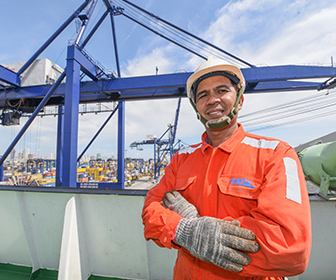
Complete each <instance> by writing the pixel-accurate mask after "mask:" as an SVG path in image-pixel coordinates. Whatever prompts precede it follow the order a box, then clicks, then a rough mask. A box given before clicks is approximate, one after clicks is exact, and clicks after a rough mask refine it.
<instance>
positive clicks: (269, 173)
mask: <svg viewBox="0 0 336 280" xmlns="http://www.w3.org/2000/svg"><path fill="white" fill-rule="evenodd" d="M265 170H266V177H265V181H264V183H263V185H262V186H261V187H262V191H261V193H260V195H259V197H258V201H257V207H256V208H255V209H252V211H251V216H243V217H241V218H239V221H240V223H241V226H242V227H244V228H247V229H250V230H252V231H253V232H254V233H255V234H256V241H257V242H258V243H259V244H260V247H261V248H260V251H259V252H257V253H255V254H251V255H250V256H251V263H250V264H249V265H248V266H246V267H245V268H244V270H243V271H242V272H241V275H245V276H250V275H260V276H283V277H284V276H292V275H298V274H301V273H303V272H304V271H305V269H306V267H307V265H308V261H309V256H310V249H311V216H310V204H309V197H308V193H307V187H306V182H305V179H304V175H303V172H302V168H301V164H300V162H299V159H298V157H297V155H296V152H295V150H294V149H292V148H289V149H286V150H284V151H282V152H276V153H275V154H274V156H273V158H272V159H271V160H270V161H269V162H268V163H267V165H266V166H265Z"/></svg>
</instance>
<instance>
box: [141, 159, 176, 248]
mask: <svg viewBox="0 0 336 280" xmlns="http://www.w3.org/2000/svg"><path fill="white" fill-rule="evenodd" d="M174 157H175V156H174ZM174 157H173V159H174ZM173 159H172V162H171V164H170V165H168V166H167V167H166V169H165V175H164V176H163V177H162V178H161V180H160V182H159V183H158V184H157V185H156V186H155V187H154V188H152V189H150V190H149V191H148V193H147V196H146V199H145V204H144V207H143V210H142V220H143V224H144V234H145V238H146V240H150V239H152V240H153V241H154V242H155V243H156V244H157V245H159V246H160V247H166V248H169V249H171V248H172V247H173V248H179V247H178V246H177V245H175V244H174V243H172V241H174V236H175V232H176V229H177V225H178V224H179V222H180V220H181V219H182V217H181V216H180V215H179V214H177V213H175V212H173V211H171V210H169V209H166V208H165V207H163V206H162V205H161V201H162V197H163V196H164V195H165V193H166V192H167V191H172V190H173V187H174V186H175V172H174V171H173V169H174V168H173V165H174V163H173Z"/></svg>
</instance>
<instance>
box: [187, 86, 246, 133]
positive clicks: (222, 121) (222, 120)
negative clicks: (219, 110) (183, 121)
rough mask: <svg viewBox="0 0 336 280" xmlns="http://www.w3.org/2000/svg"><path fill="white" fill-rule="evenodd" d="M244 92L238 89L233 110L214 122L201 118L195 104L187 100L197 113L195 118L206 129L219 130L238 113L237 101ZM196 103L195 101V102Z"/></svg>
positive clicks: (241, 88)
mask: <svg viewBox="0 0 336 280" xmlns="http://www.w3.org/2000/svg"><path fill="white" fill-rule="evenodd" d="M243 91H244V87H240V89H239V90H238V92H237V98H236V102H235V104H234V105H233V108H232V110H231V112H230V113H229V114H227V115H226V116H225V117H222V118H219V119H214V120H209V121H208V120H207V119H205V118H204V117H202V116H201V114H200V113H199V112H198V110H197V108H196V104H195V103H194V102H193V101H192V100H191V99H190V98H189V101H190V103H191V105H192V106H193V108H194V110H195V111H196V113H197V118H198V119H199V120H200V121H201V122H202V123H203V124H204V125H205V126H206V127H207V128H210V129H219V128H223V127H225V126H227V125H228V124H230V122H231V121H232V119H233V118H234V116H235V115H237V113H238V104H239V101H240V99H241V96H242V94H243ZM195 102H196V100H195Z"/></svg>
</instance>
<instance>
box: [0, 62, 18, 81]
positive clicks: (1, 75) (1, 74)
mask: <svg viewBox="0 0 336 280" xmlns="http://www.w3.org/2000/svg"><path fill="white" fill-rule="evenodd" d="M0 80H1V81H3V82H6V83H8V84H10V85H12V86H20V83H21V78H20V75H18V74H16V73H15V72H13V71H12V70H10V69H8V68H6V67H4V66H2V65H0Z"/></svg>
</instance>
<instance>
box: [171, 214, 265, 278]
mask: <svg viewBox="0 0 336 280" xmlns="http://www.w3.org/2000/svg"><path fill="white" fill-rule="evenodd" d="M254 239H255V235H254V233H253V232H252V231H250V230H248V229H245V228H241V227H240V223H239V222H238V221H233V222H228V221H223V220H220V219H216V218H212V217H201V218H194V219H182V220H181V221H180V223H179V225H178V227H177V231H176V234H175V242H176V243H177V244H178V245H180V246H182V247H184V248H186V249H187V250H188V251H189V252H190V253H191V254H192V255H193V256H195V257H197V258H199V259H201V260H203V261H206V262H211V263H213V264H215V265H217V266H219V267H222V268H224V269H226V270H231V271H236V272H238V271H241V270H242V269H243V268H244V266H245V265H248V264H249V263H250V262H251V259H250V257H249V255H247V254H246V253H243V252H242V251H244V252H252V253H256V252H258V251H259V249H260V246H259V244H258V243H256V242H255V241H253V240H254Z"/></svg>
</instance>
